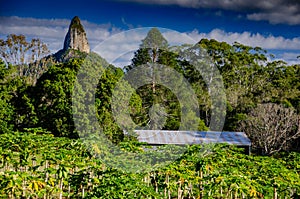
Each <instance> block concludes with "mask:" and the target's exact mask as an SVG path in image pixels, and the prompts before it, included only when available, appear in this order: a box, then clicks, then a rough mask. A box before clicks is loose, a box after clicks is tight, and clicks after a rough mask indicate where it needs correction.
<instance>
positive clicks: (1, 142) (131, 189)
mask: <svg viewBox="0 0 300 199" xmlns="http://www.w3.org/2000/svg"><path fill="white" fill-rule="evenodd" d="M130 145H132V146H133V147H128V146H130ZM123 146H127V147H126V149H127V150H128V148H131V149H132V148H134V147H135V146H134V144H131V143H127V145H123ZM203 147H204V146H196V145H194V146H191V147H188V151H187V152H186V153H185V154H184V155H183V156H181V158H179V159H178V160H176V161H174V162H172V163H171V164H169V165H168V166H166V167H161V168H158V169H157V170H155V171H149V172H146V173H127V172H126V171H119V170H116V169H113V168H109V167H107V166H106V165H105V164H104V163H103V162H102V161H101V160H100V159H98V158H96V157H95V156H94V155H93V153H92V152H91V151H89V150H88V149H87V147H86V146H85V145H84V144H83V143H82V142H81V141H80V140H72V139H68V138H56V137H53V135H51V134H44V135H39V134H38V133H29V132H27V133H20V132H18V133H14V134H12V133H9V134H2V135H0V197H1V198H105V199H106V198H116V199H117V198H299V197H300V176H299V174H300V164H299V162H300V154H299V153H295V152H291V153H289V154H277V155H274V156H273V157H265V156H255V155H250V156H248V155H244V154H243V153H242V152H241V150H240V149H237V148H235V147H233V146H228V145H223V144H222V145H215V146H213V149H212V150H211V151H209V152H207V153H205V154H203V153H198V152H199V151H200V150H201V149H203ZM124 150H125V149H124ZM139 153H143V152H142V151H141V152H139ZM128 164H130V163H128Z"/></svg>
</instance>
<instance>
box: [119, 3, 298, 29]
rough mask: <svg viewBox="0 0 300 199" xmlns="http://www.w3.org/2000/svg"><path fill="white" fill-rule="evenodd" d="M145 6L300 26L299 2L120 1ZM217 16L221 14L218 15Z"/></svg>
mask: <svg viewBox="0 0 300 199" xmlns="http://www.w3.org/2000/svg"><path fill="white" fill-rule="evenodd" d="M119 1H128V2H138V3H145V4H159V5H178V6H182V7H188V8H216V9H223V10H233V11H238V12H242V13H247V18H248V19H249V20H256V21H261V20H266V21H269V22H270V23H273V24H278V23H283V24H290V25H297V24H300V1H299V0H152V1H148V0H119ZM216 14H221V12H220V13H216Z"/></svg>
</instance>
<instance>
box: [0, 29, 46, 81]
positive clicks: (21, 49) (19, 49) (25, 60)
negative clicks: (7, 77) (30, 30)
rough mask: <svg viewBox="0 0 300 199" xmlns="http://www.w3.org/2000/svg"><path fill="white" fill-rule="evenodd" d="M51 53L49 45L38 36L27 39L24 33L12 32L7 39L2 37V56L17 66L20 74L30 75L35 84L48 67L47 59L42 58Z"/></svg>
mask: <svg viewBox="0 0 300 199" xmlns="http://www.w3.org/2000/svg"><path fill="white" fill-rule="evenodd" d="M49 53H50V51H49V49H48V47H47V45H46V44H45V43H43V42H42V41H41V40H40V39H37V38H33V39H32V40H31V41H27V40H26V37H25V36H24V35H15V34H10V35H8V36H7V39H6V40H3V39H0V56H1V58H2V59H3V60H4V61H5V62H6V64H11V65H13V66H16V67H17V68H18V74H19V76H20V77H22V76H28V77H29V81H30V82H32V83H33V84H34V83H35V82H36V80H37V78H38V77H40V75H41V74H42V73H43V72H44V71H45V70H46V69H47V68H46V66H47V65H46V61H47V60H46V59H42V58H43V57H45V56H46V55H48V54H49Z"/></svg>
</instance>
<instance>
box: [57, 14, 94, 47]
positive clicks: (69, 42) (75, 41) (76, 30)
mask: <svg viewBox="0 0 300 199" xmlns="http://www.w3.org/2000/svg"><path fill="white" fill-rule="evenodd" d="M69 49H74V50H79V51H81V52H85V53H89V52H90V45H89V43H88V40H87V37H86V33H85V31H84V28H83V26H82V25H81V23H80V19H79V17H77V16H76V17H74V18H73V19H72V21H71V24H70V26H69V31H68V33H67V35H66V37H65V42H64V48H63V51H67V50H69Z"/></svg>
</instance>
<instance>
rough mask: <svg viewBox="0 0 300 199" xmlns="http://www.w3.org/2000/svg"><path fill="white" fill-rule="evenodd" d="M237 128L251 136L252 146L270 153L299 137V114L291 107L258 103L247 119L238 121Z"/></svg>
mask: <svg viewBox="0 0 300 199" xmlns="http://www.w3.org/2000/svg"><path fill="white" fill-rule="evenodd" d="M239 129H240V130H242V131H245V132H246V133H247V134H248V136H249V137H250V138H251V140H252V143H253V145H254V147H258V148H261V149H262V150H263V153H265V154H272V153H275V152H278V151H280V150H287V149H288V148H289V144H291V141H293V140H295V139H297V138H299V137H300V116H299V115H298V114H297V113H296V112H295V109H293V108H285V107H284V106H282V105H278V104H272V103H267V104H259V105H258V106H257V107H256V108H254V109H252V110H251V111H250V113H249V114H248V116H247V119H246V120H244V121H241V122H240V126H239Z"/></svg>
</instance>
